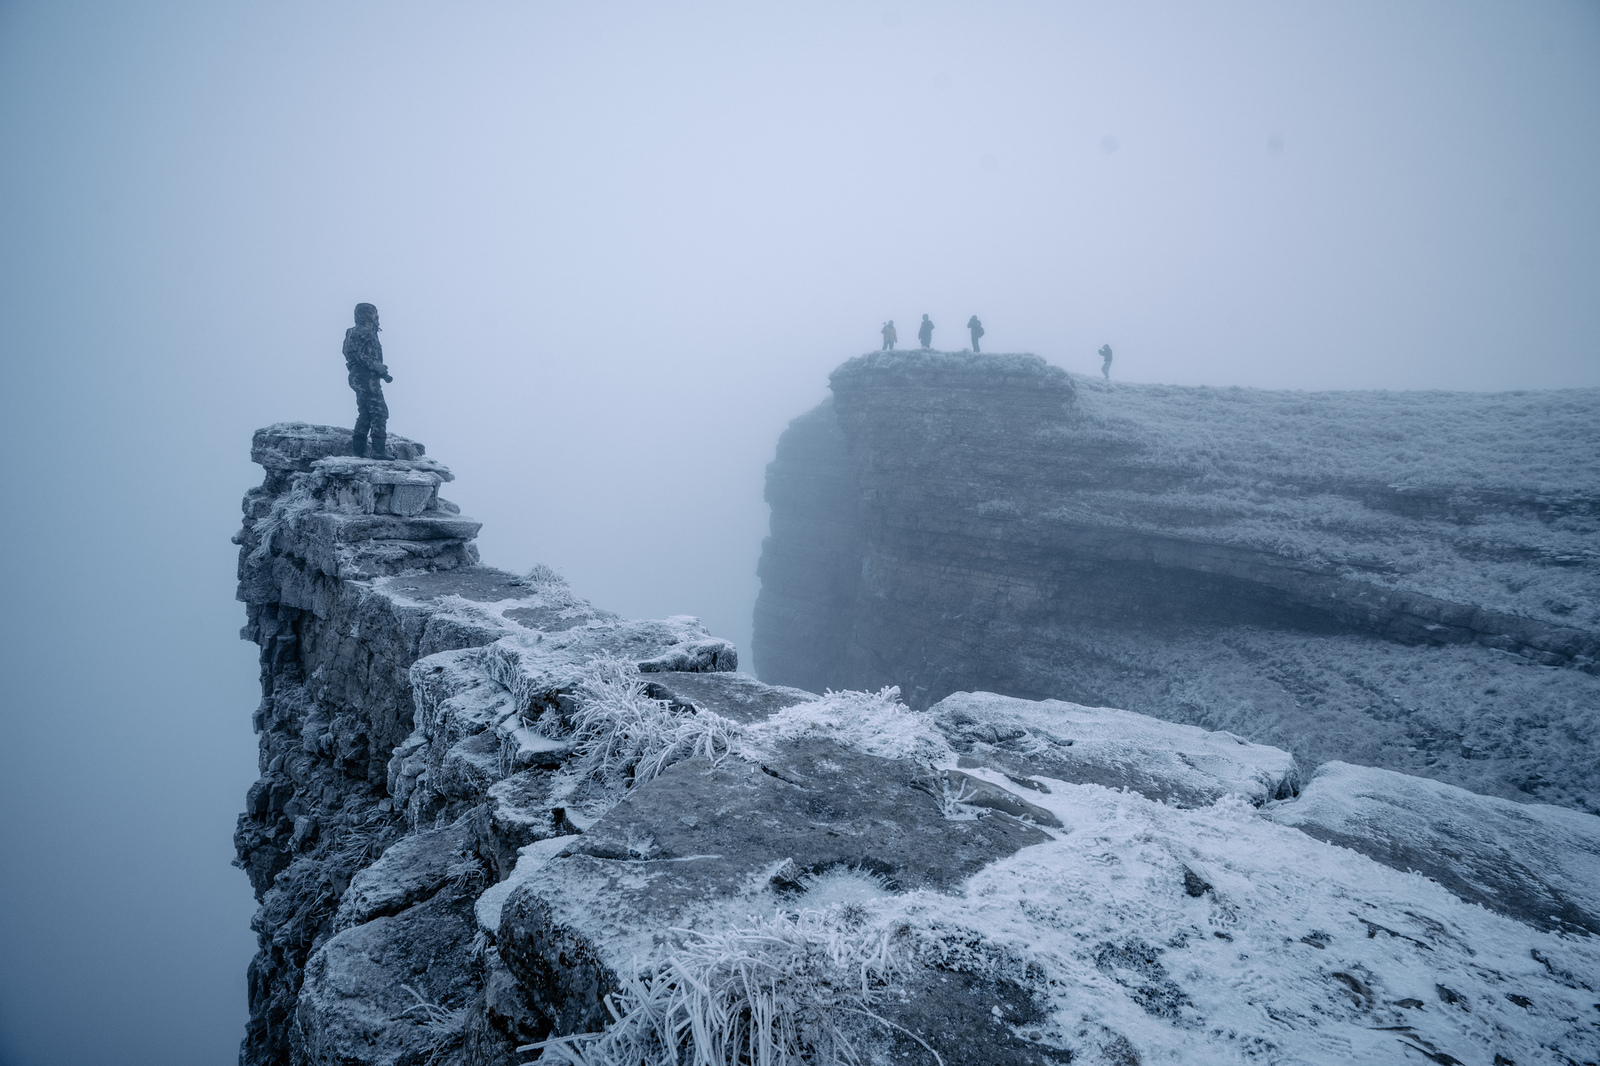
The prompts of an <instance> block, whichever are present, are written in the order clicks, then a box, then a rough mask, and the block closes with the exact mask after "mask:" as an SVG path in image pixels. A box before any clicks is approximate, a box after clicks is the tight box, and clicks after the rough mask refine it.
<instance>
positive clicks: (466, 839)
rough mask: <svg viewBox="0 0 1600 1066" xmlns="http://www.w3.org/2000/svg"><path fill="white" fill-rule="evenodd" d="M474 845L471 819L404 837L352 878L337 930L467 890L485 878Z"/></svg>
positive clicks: (473, 829)
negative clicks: (444, 893) (446, 890)
mask: <svg viewBox="0 0 1600 1066" xmlns="http://www.w3.org/2000/svg"><path fill="white" fill-rule="evenodd" d="M476 843H477V835H476V831H475V826H474V825H473V823H472V819H471V818H470V817H469V818H462V819H461V820H459V821H457V822H455V823H454V824H452V825H449V826H445V827H441V828H439V829H431V830H427V831H426V832H420V833H413V834H411V835H409V836H407V837H405V838H404V839H402V840H401V841H400V842H399V843H397V844H395V845H393V846H392V847H390V848H389V849H388V850H387V851H385V852H384V853H383V856H382V857H381V858H379V859H378V860H377V861H376V862H374V863H373V864H372V865H370V866H368V867H366V868H364V869H363V870H361V872H360V873H358V874H356V875H355V877H354V878H352V879H351V881H350V887H349V889H347V890H346V891H345V894H344V898H343V899H342V900H341V901H340V903H339V910H338V913H337V915H336V916H335V918H334V923H333V924H334V928H335V929H340V930H343V929H348V928H350V927H352V926H356V925H361V924H362V923H365V922H370V921H372V920H373V919H375V918H380V917H382V916H384V915H388V914H398V913H400V912H401V911H403V910H405V909H406V908H407V907H410V906H413V905H414V904H417V903H420V902H422V901H423V900H426V899H430V898H432V897H433V896H434V895H436V894H437V893H438V892H439V891H440V890H442V889H444V888H446V887H450V886H454V887H456V888H457V889H458V890H465V889H466V888H467V887H469V886H471V885H474V884H478V883H479V882H482V881H483V880H484V870H483V867H482V865H481V863H480V862H479V860H478V858H477V856H476V855H475V854H474V849H475V847H476ZM479 887H482V886H481V884H480V885H479Z"/></svg>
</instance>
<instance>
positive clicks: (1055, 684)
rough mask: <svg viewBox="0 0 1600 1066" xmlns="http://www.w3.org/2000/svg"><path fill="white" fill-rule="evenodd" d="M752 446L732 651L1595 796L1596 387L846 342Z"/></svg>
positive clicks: (844, 674) (939, 689) (1519, 789)
mask: <svg viewBox="0 0 1600 1066" xmlns="http://www.w3.org/2000/svg"><path fill="white" fill-rule="evenodd" d="M832 387H833V395H832V397H831V398H830V400H829V401H828V402H826V403H824V404H823V405H822V406H821V407H819V408H817V409H816V410H814V411H812V412H810V413H808V414H806V415H804V416H802V417H801V418H798V419H796V420H795V421H794V423H792V424H791V426H790V427H789V430H788V431H787V432H786V433H785V434H784V436H783V438H782V440H780V442H779V445H778V453H777V458H776V460H775V461H774V462H773V463H772V465H771V466H770V467H769V469H768V480H767V499H768V502H769V503H770V504H771V506H772V532H771V536H770V537H769V539H768V540H767V542H766V545H765V547H764V550H763V553H762V559H761V564H760V574H761V579H762V589H761V594H760V598H759V600H758V602H757V608H756V618H755V622H756V628H755V634H754V654H755V660H756V663H757V666H758V669H759V673H760V676H761V677H762V678H763V679H764V680H768V681H771V682H774V683H781V684H787V685H796V686H799V687H802V688H808V689H813V690H818V691H820V690H821V689H823V688H825V687H833V688H871V687H876V686H879V685H884V684H895V685H899V686H900V687H901V688H902V690H903V691H905V692H906V694H907V698H908V700H909V701H910V702H911V703H912V704H913V705H914V706H926V705H928V704H931V703H933V702H935V701H937V700H939V699H941V698H942V697H944V696H945V695H947V694H949V693H950V692H953V691H957V690H962V689H968V690H971V689H984V690H990V691H996V692H1003V693H1007V694H1010V695H1016V696H1021V697H1027V698H1046V697H1053V698H1058V699H1064V700H1071V701H1073V702H1077V703H1082V704H1088V705H1109V706H1117V707H1124V708H1127V709H1129V710H1133V711H1138V712H1141V713H1148V714H1152V715H1155V716H1157V717H1162V718H1167V719H1171V720H1175V721H1183V722H1190V723H1192V724H1195V725H1200V726H1204V727H1206V728H1210V729H1226V730H1228V731H1231V732H1234V733H1238V734H1240V735H1241V736H1244V737H1246V738H1247V739H1250V740H1253V741H1258V742H1261V743H1270V744H1273V745H1276V746H1280V747H1284V748H1288V749H1290V750H1292V751H1294V752H1295V753H1296V754H1297V755H1299V756H1300V757H1301V758H1302V759H1303V760H1305V761H1307V762H1308V763H1311V764H1315V763H1319V762H1322V761H1325V760H1328V759H1345V760H1348V761H1354V762H1362V763H1373V764H1377V765H1382V766H1386V767H1389V768H1392V769H1396V770H1401V771H1405V772H1410V773H1419V774H1426V775H1428V776H1433V777H1437V778H1439V779H1441V780H1446V781H1450V782H1452V783H1455V784H1459V785H1462V786H1465V787H1469V788H1472V789H1474V790H1476V791H1480V792H1488V793H1492V794H1497V795H1503V796H1508V797H1513V798H1524V799H1526V798H1537V799H1540V800H1542V801H1546V802H1551V803H1558V804H1563V805H1568V806H1577V807H1582V808H1584V809H1588V810H1591V811H1595V810H1600V769H1597V768H1600V746H1597V744H1600V741H1597V739H1596V738H1597V737H1600V729H1596V728H1595V727H1596V725H1597V721H1596V719H1597V717H1600V677H1597V676H1596V674H1595V672H1594V671H1595V660H1596V654H1597V650H1600V538H1597V536H1596V533H1597V531H1600V428H1597V427H1600V393H1597V392H1596V391H1595V390H1572V391H1567V392H1557V393H1526V394H1503V395H1478V394H1451V393H1426V394H1403V393H1394V394H1390V393H1347V394H1339V393H1324V394H1313V393H1272V392H1262V391H1258V390H1246V389H1204V388H1201V389H1182V388H1171V387H1162V386H1130V385H1120V384H1119V385H1114V386H1112V385H1106V384H1104V383H1097V382H1093V381H1089V380H1085V379H1074V378H1071V377H1069V376H1068V375H1067V374H1066V373H1064V372H1062V371H1060V370H1058V369H1056V368H1053V367H1050V366H1048V365H1046V364H1045V363H1044V362H1043V361H1042V360H1039V359H1037V358H1035V357H1032V356H972V355H958V354H943V353H931V354H926V353H917V352H905V353H900V352H896V353H876V354H873V355H870V356H864V357H861V358H859V359H854V360H851V361H850V362H848V363H846V364H844V365H843V366H841V367H840V368H839V369H838V370H837V371H835V372H834V374H833V377H832Z"/></svg>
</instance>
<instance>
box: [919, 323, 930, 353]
mask: <svg viewBox="0 0 1600 1066" xmlns="http://www.w3.org/2000/svg"><path fill="white" fill-rule="evenodd" d="M917 340H919V341H921V342H922V348H923V350H924V351H926V350H927V349H929V348H931V347H933V323H932V322H929V321H928V316H927V315H923V316H922V325H920V326H918V327H917Z"/></svg>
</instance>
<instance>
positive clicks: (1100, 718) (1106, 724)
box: [929, 692, 1299, 807]
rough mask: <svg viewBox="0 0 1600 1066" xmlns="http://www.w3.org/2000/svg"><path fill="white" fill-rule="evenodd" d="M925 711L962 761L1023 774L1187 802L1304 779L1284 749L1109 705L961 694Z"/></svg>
mask: <svg viewBox="0 0 1600 1066" xmlns="http://www.w3.org/2000/svg"><path fill="white" fill-rule="evenodd" d="M929 713H930V714H931V715H932V716H933V720H934V722H935V724H937V726H938V727H939V729H940V731H942V732H943V733H944V734H945V736H947V737H949V738H950V742H951V744H952V746H954V747H955V748H956V750H957V751H959V752H960V753H961V754H962V756H963V758H962V765H965V766H989V767H993V768H994V769H996V770H1000V771H1001V772H1003V773H1007V774H1012V775H1015V776H1017V777H1019V778H1029V777H1034V776H1043V777H1052V778H1056V779H1058V780H1061V781H1070V782H1073V783H1075V784H1090V785H1105V786H1106V787H1107V788H1127V789H1132V790H1133V791H1135V792H1138V793H1141V794H1143V795H1146V796H1149V797H1150V798H1151V799H1153V800H1157V801H1160V802H1164V803H1175V804H1178V805H1179V806H1185V807H1196V806H1204V805H1206V804H1210V803H1215V802H1216V801H1217V800H1219V799H1221V798H1222V797H1223V796H1226V795H1237V796H1242V797H1243V798H1245V799H1247V800H1249V801H1250V802H1251V803H1254V804H1257V805H1260V804H1262V803H1264V802H1266V801H1267V800H1270V799H1283V798H1287V797H1288V796H1290V795H1292V794H1293V793H1294V792H1295V791H1296V789H1297V787H1298V785H1299V770H1298V768H1297V767H1296V765H1295V761H1294V757H1293V756H1291V755H1290V754H1289V753H1288V752H1286V751H1280V750H1279V749H1277V748H1269V747H1266V746H1264V745H1261V744H1251V743H1248V742H1246V741H1244V740H1242V739H1240V738H1239V737H1236V736H1234V735H1233V734H1231V733H1212V732H1207V731H1206V730H1204V729H1197V728H1195V727H1194V726H1188V725H1178V724H1176V723H1173V722H1163V721H1161V720H1160V719H1159V718H1151V717H1149V716H1148V715H1143V714H1134V713H1132V712H1129V711H1119V710H1116V709H1114V708H1110V707H1080V706H1078V705H1077V704H1073V703H1062V702H1061V701H1059V700H1041V701H1037V702H1036V701H1033V700H1020V699H1014V698H1012V697H1009V696H997V695H995V694H994V693H992V692H958V693H955V694H954V695H951V696H947V697H945V698H944V699H943V700H941V701H940V702H939V703H937V704H935V705H934V706H933V707H932V708H930V709H929Z"/></svg>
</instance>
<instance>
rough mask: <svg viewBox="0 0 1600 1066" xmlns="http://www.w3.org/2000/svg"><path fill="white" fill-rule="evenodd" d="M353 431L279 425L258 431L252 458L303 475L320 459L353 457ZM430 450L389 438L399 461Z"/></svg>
mask: <svg viewBox="0 0 1600 1066" xmlns="http://www.w3.org/2000/svg"><path fill="white" fill-rule="evenodd" d="M353 436H355V434H354V432H353V431H352V430H348V429H345V428H343V427H342V426H319V425H314V424H312V423H310V422H276V423H274V424H272V425H270V426H265V427H263V428H261V429H258V430H256V432H255V436H254V437H253V438H251V441H250V459H251V461H252V462H256V463H260V464H261V465H262V466H264V467H266V468H267V469H268V470H279V471H291V470H292V471H297V472H300V473H304V472H306V471H308V470H310V469H311V464H312V463H314V462H316V461H317V460H318V459H326V458H328V457H329V456H333V455H350V454H351V452H350V440H351V438H352V437H353ZM425 451H427V449H426V448H424V447H423V446H422V445H421V444H419V443H417V442H416V441H414V440H410V439H409V438H406V437H401V436H398V435H396V434H390V436H389V454H391V455H393V456H395V457H396V458H397V459H404V460H413V459H420V458H421V457H422V455H423V453H424V452H425Z"/></svg>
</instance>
